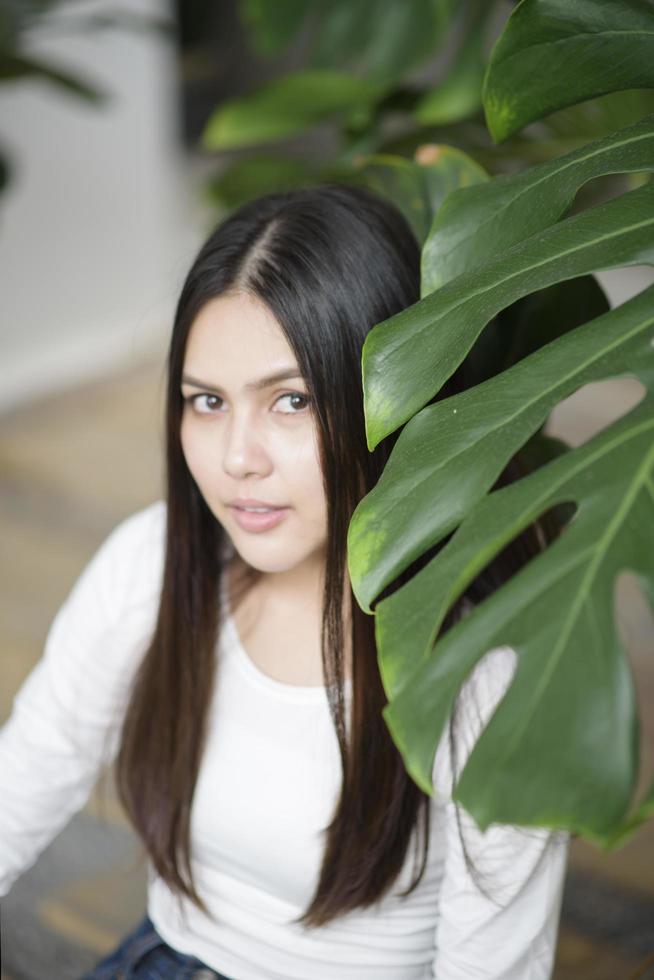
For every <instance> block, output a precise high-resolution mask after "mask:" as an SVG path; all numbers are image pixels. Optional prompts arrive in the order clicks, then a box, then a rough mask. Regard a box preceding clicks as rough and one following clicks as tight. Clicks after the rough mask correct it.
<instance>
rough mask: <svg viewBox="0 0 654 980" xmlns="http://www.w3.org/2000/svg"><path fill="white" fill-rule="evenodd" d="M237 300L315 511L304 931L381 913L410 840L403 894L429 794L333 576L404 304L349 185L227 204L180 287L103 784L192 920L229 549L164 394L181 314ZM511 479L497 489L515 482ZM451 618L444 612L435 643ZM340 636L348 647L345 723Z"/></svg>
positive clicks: (526, 553)
mask: <svg viewBox="0 0 654 980" xmlns="http://www.w3.org/2000/svg"><path fill="white" fill-rule="evenodd" d="M235 291H242V292H247V293H250V294H252V295H254V296H255V297H256V298H257V299H259V300H260V301H262V302H263V303H264V304H266V306H267V307H268V308H269V309H270V311H271V312H272V313H273V314H274V316H275V317H276V319H277V321H278V322H279V324H280V326H281V328H282V329H283V331H284V333H285V335H286V337H287V339H288V341H289V343H290V345H291V348H292V349H293V352H294V353H295V355H296V358H297V361H298V364H299V366H300V371H301V372H302V374H303V376H304V378H305V380H306V383H307V385H308V388H309V391H310V393H311V395H312V399H313V403H314V406H315V412H316V418H317V425H318V430H319V435H320V457H321V463H322V472H323V483H324V488H325V493H326V499H327V514H328V531H327V555H326V572H325V584H324V593H323V618H322V658H323V671H324V681H325V685H326V686H327V696H328V701H329V709H330V713H331V716H332V719H333V723H334V727H335V730H336V734H337V737H338V743H339V746H340V755H341V762H342V776H343V778H342V789H341V794H340V798H339V800H338V802H337V805H336V808H335V811H334V814H333V817H332V819H331V822H330V824H329V826H328V827H327V828H326V830H325V835H326V838H325V846H324V856H323V862H322V868H321V872H320V876H319V880H318V883H317V887H316V890H315V894H314V895H313V898H312V900H311V903H310V905H309V907H308V908H307V909H306V911H305V912H304V914H303V915H302V916H301V917H300V918H298V919H297V920H296V921H298V922H301V923H303V924H304V925H306V926H320V925H323V924H325V923H326V922H328V921H329V920H331V919H333V918H334V917H336V916H338V915H341V914H343V913H345V912H348V911H350V910H353V909H355V908H358V907H367V906H369V905H371V904H372V903H374V902H375V901H377V900H378V899H380V898H381V897H382V896H383V895H384V894H385V893H386V892H387V891H388V890H389V889H390V887H391V886H392V884H393V882H394V881H395V879H396V878H397V876H398V873H399V872H400V870H401V869H402V867H403V865H404V862H405V858H406V854H407V850H408V846H409V843H410V840H411V838H412V835H413V834H414V831H415V832H417V831H418V829H419V828H420V827H421V828H422V840H423V848H422V860H421V862H420V868H419V870H418V872H417V874H416V875H415V876H414V879H413V881H412V882H411V884H410V886H409V887H408V888H407V890H406V891H405V892H403V893H402V894H403V895H408V894H409V893H410V892H411V891H412V890H413V889H414V888H415V887H416V886H417V885H418V883H419V881H420V879H421V878H422V875H423V873H424V870H425V866H426V862H427V852H428V847H429V823H430V820H429V813H430V808H429V804H430V797H428V796H427V795H426V794H424V793H423V792H422V790H420V789H419V788H418V786H417V785H416V784H415V783H414V782H413V780H412V779H411V778H410V777H409V776H408V775H407V772H406V770H405V768H404V765H403V762H402V758H401V756H400V754H399V752H398V750H397V748H396V746H395V745H394V743H393V741H392V739H391V737H390V735H389V732H388V729H387V728H386V725H385V722H384V720H383V718H382V709H383V708H384V706H385V704H386V697H385V694H384V691H383V687H382V683H381V678H380V674H379V669H378V665H377V652H376V646H375V637H374V617H372V616H369V615H367V614H365V613H363V612H362V611H361V609H360V608H359V606H358V605H357V603H356V600H355V599H354V595H353V593H352V592H351V588H350V586H349V579H347V577H346V538H347V528H348V524H349V522H350V519H351V516H352V513H353V511H354V508H355V506H356V504H357V503H358V501H359V500H360V499H361V497H362V496H363V495H364V494H365V493H367V492H368V491H369V490H371V489H372V487H373V486H374V485H375V484H376V482H377V480H378V479H379V476H380V474H381V472H382V470H383V468H384V465H385V463H386V461H387V459H388V456H389V454H390V451H391V449H392V447H393V445H394V443H395V440H396V438H397V434H393V436H391V437H389V438H388V439H386V440H385V441H384V442H383V443H381V444H380V445H379V446H378V447H377V448H376V449H375V450H374V452H372V453H371V452H369V450H368V448H367V445H366V439H365V429H364V417H363V394H362V385H361V349H362V346H363V342H364V339H365V336H366V334H367V333H368V331H369V330H370V328H371V327H372V326H373V325H374V324H376V323H379V322H381V321H382V320H385V319H387V318H388V317H390V316H392V315H394V314H395V313H398V312H399V311H400V310H402V309H404V308H405V307H407V306H410V305H411V304H413V303H415V302H416V301H417V300H418V299H419V297H420V250H419V246H418V243H417V242H416V240H415V238H414V236H413V233H412V232H411V230H410V228H409V225H408V223H407V222H406V220H405V219H404V217H403V216H402V214H401V213H400V212H399V210H398V209H397V208H396V207H395V206H394V205H392V204H391V203H389V202H388V201H385V200H384V199H382V198H381V197H379V196H377V195H376V194H374V193H372V192H370V191H367V190H364V189H362V188H357V187H351V186H345V185H338V184H323V185H321V186H318V187H313V188H308V189H301V190H296V191H290V192H286V193H279V194H268V195H266V196H264V197H261V198H259V199H257V200H255V201H252V202H249V203H247V204H245V205H244V206H242V207H241V208H239V209H238V210H237V211H236V212H235V213H233V214H231V215H230V216H229V217H228V218H227V219H226V220H225V221H223V222H222V223H221V224H220V225H219V226H218V228H216V230H215V231H214V232H213V234H211V236H210V237H209V239H208V240H207V241H206V243H205V244H204V245H203V247H202V248H201V249H200V251H199V254H198V255H197V257H196V259H195V261H194V262H193V265H192V267H191V269H190V271H189V273H188V276H187V278H186V281H185V283H184V286H183V288H182V292H181V295H180V298H179V302H178V305H177V310H176V313H175V321H174V326H173V332H172V338H171V342H170V349H169V356H168V391H167V417H166V427H167V433H166V439H167V527H166V552H165V563H164V571H163V582H162V591H161V601H160V605H159V610H158V617H157V622H156V627H155V630H154V634H153V637H152V641H151V643H150V646H149V648H148V650H147V652H146V654H145V656H144V658H143V661H142V663H141V664H140V668H139V670H138V672H137V675H136V679H135V683H134V687H133V690H132V695H131V699H130V702H129V705H128V707H127V712H126V716H125V720H124V725H123V731H122V740H121V745H120V750H119V754H118V759H117V770H116V772H117V784H118V789H119V793H120V797H121V800H122V803H123V805H124V806H125V808H126V810H127V813H128V815H129V816H130V818H131V820H132V822H133V824H134V826H135V828H136V830H137V831H138V833H139V834H140V836H141V838H142V840H143V842H144V845H145V847H146V849H147V852H148V854H149V856H150V859H151V861H152V863H153V865H154V868H155V869H156V871H157V873H158V874H159V875H160V877H161V878H162V879H163V880H164V881H165V882H166V884H167V885H168V886H169V887H170V888H171V889H172V890H173V891H174V892H176V893H177V894H178V896H179V897H181V896H182V895H185V896H187V897H188V898H189V899H190V900H191V901H193V902H194V903H195V904H196V905H197V906H198V907H199V908H201V909H203V910H204V911H205V912H207V911H208V910H207V908H206V906H205V904H204V902H203V901H202V898H201V896H200V895H199V894H198V893H197V891H196V889H195V885H194V882H193V875H192V870H191V862H190V854H191V841H190V815H191V804H192V800H193V792H194V788H195V783H196V778H197V774H198V769H199V766H200V761H201V757H202V751H203V745H204V740H205V732H206V725H207V715H208V708H209V704H210V701H211V697H212V692H213V685H214V680H215V678H214V671H215V659H216V658H215V647H216V641H217V637H218V635H219V631H220V626H221V622H220V605H219V602H218V601H217V595H218V585H219V584H220V581H221V575H222V571H223V561H224V558H223V557H221V556H223V554H224V545H226V543H227V542H226V533H225V531H224V529H223V528H222V526H221V525H220V524H219V522H218V521H217V520H216V519H215V517H214V516H213V514H212V513H211V511H210V510H209V508H208V507H207V505H206V503H205V501H204V499H203V497H202V496H201V494H200V492H199V490H198V488H197V486H196V484H195V482H194V480H193V478H192V476H191V474H190V472H189V470H188V468H187V466H186V462H185V459H184V456H183V453H182V448H181V443H180V425H181V417H182V396H181V394H180V383H181V372H182V364H183V361H184V353H185V348H186V343H187V338H188V335H189V331H190V328H191V325H192V323H193V321H194V319H195V317H196V316H197V315H198V313H199V312H200V310H201V309H202V307H203V306H204V304H205V303H206V302H207V301H208V300H210V299H213V298H214V297H217V296H219V295H221V294H225V293H227V292H235ZM464 382H465V379H464V377H463V374H462V373H461V372H459V373H458V374H455V375H453V377H452V378H451V379H450V380H449V382H448V384H447V385H446V386H445V388H444V389H443V390H442V393H441V397H446V396H447V395H449V394H453V393H454V392H455V391H457V390H460V389H461V388H462V387H464V386H465V384H464ZM513 466H515V462H513V463H512V464H510V466H509V467H508V468H507V470H505V472H504V473H503V475H502V477H501V478H500V480H499V481H498V485H501V484H502V483H506V482H510V480H511V479H512V478H515V476H517V475H519V474H518V471H517V470H515V469H514V470H512V469H511V467H513ZM540 548H541V545H540V542H539V539H538V536H537V535H536V533H535V531H534V529H533V528H531V529H527V531H525V532H524V533H523V535H521V537H520V538H519V539H517V540H516V541H514V542H513V543H512V545H511V546H509V548H507V549H505V552H503V554H502V556H501V561H499V564H498V563H497V562H496V564H495V566H492V567H491V568H490V570H489V571H488V577H487V578H486V579H485V580H480V581H478V582H476V583H475V590H476V598H480V597H481V596H482V595H483V594H487V593H488V592H490V591H492V590H493V588H495V587H496V586H497V584H499V582H501V581H502V580H504V579H505V578H506V577H507V576H508V575H510V574H512V573H513V572H514V571H515V570H516V569H517V568H518V567H520V565H521V564H523V563H524V562H525V561H527V560H529V558H530V557H532V556H533V555H535V554H536V553H537V552H538V551H539V550H540ZM427 557H428V556H427ZM425 560H426V559H425ZM413 571H415V569H408V570H407V571H406V572H405V573H403V577H404V578H405V579H408V577H410V574H412V572H413ZM255 574H256V573H254V570H253V578H252V580H254V577H255ZM401 580H402V577H400V579H399V580H398V582H400V581H401ZM346 588H347V589H349V591H350V599H351V608H352V617H351V622H348V623H344V622H343V613H342V610H343V608H344V598H345V589H346ZM460 615H461V609H460V603H459V604H458V605H457V607H455V608H454V609H453V610H451V611H450V613H449V615H448V618H447V619H446V621H445V623H444V625H443V629H446V628H449V626H450V625H451V624H452V622H454V621H456V619H458V618H459V617H460ZM345 630H349V631H350V640H351V644H352V699H351V715H350V718H349V719H348V722H349V724H348V725H346V702H345V697H344V656H343V651H344V649H345V646H344V638H345V632H344V631H345ZM348 729H349V730H348ZM416 840H417V838H416ZM414 867H415V865H414Z"/></svg>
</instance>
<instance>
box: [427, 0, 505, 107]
mask: <svg viewBox="0 0 654 980" xmlns="http://www.w3.org/2000/svg"><path fill="white" fill-rule="evenodd" d="M494 12H495V6H494V4H492V3H488V2H486V0H482V2H479V0H473V2H470V0H469V2H468V4H467V10H466V11H465V14H466V16H464V24H463V32H462V33H463V43H462V46H461V48H460V50H459V51H457V52H456V56H455V58H454V60H453V63H452V66H451V68H450V70H449V72H448V73H447V75H446V76H445V78H444V79H442V80H441V81H440V82H439V83H438V85H437V86H436V88H435V89H434V90H433V91H431V92H428V93H427V94H426V95H425V96H423V98H422V99H420V100H419V102H418V104H417V105H416V107H415V109H414V111H413V118H414V119H415V120H416V122H417V123H419V125H421V126H446V125H447V124H448V123H452V122H458V121H459V120H461V119H467V118H468V117H469V116H471V115H473V114H474V113H476V112H477V111H478V110H479V109H480V108H481V87H482V82H483V79H484V72H485V69H486V56H485V39H486V29H487V25H488V20H489V18H490V17H491V15H493V14H494Z"/></svg>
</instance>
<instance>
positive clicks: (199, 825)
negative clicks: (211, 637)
mask: <svg viewBox="0 0 654 980" xmlns="http://www.w3.org/2000/svg"><path fill="white" fill-rule="evenodd" d="M165 521H166V507H165V504H164V503H163V502H162V501H158V502H156V503H155V504H153V505H151V506H149V507H147V508H145V509H144V510H141V511H139V512H138V513H136V514H134V515H132V516H131V517H129V518H128V519H127V520H126V521H123V522H122V523H121V524H120V525H119V526H118V527H117V528H116V529H115V530H114V531H113V532H112V533H111V534H110V535H109V537H108V538H107V539H106V541H105V542H104V544H103V545H102V546H101V548H100V549H99V550H98V551H97V552H96V554H95V556H94V557H93V559H92V560H91V562H90V563H89V564H88V565H87V567H86V568H85V570H84V571H83V573H82V575H81V576H80V578H79V579H78V581H77V582H76V584H75V586H74V588H73V589H72V592H71V593H70V595H69V597H68V599H67V600H66V602H65V603H64V604H63V606H62V607H61V609H60V610H59V612H58V614H57V616H56V617H55V619H54V621H53V624H52V626H51V629H50V632H49V634H48V638H47V641H46V646H45V651H44V655H43V657H42V658H41V660H40V661H39V662H38V664H37V665H36V667H35V668H34V669H33V671H32V672H31V673H30V675H29V676H28V677H27V679H26V681H25V682H24V683H23V685H22V687H21V688H20V690H19V692H18V694H17V695H16V697H15V699H14V706H13V711H12V714H11V716H10V718H9V720H8V721H7V722H6V724H5V725H4V727H3V728H2V729H1V730H0V895H4V894H6V893H7V892H8V891H9V889H10V888H11V885H12V883H13V882H14V881H15V879H16V878H17V877H18V876H19V875H20V874H21V873H22V872H23V871H24V870H25V869H27V868H28V867H30V866H31V865H32V864H33V863H34V862H35V860H36V858H37V857H38V855H39V854H40V853H41V851H42V850H43V849H44V848H45V847H46V846H47V844H48V843H49V842H50V841H51V840H52V839H53V838H54V837H55V835H56V834H57V833H58V832H59V831H60V830H61V829H62V828H63V827H64V825H65V824H66V823H67V822H68V820H69V819H70V817H71V816H72V815H73V814H74V813H75V812H76V811H77V810H79V809H80V808H81V807H82V806H83V805H84V803H85V801H86V800H87V798H88V796H89V794H90V792H91V790H92V788H93V786H94V784H95V782H96V779H97V777H98V775H99V773H100V770H101V769H102V768H103V766H104V765H106V764H108V763H109V762H111V761H112V760H113V759H114V758H115V755H116V752H117V749H118V742H119V734H120V724H121V721H122V718H123V717H124V710H125V707H126V704H127V698H128V695H129V688H130V683H131V680H132V678H133V676H134V672H135V670H136V668H137V666H138V665H139V663H140V660H141V658H142V655H143V653H144V652H145V650H146V648H147V645H148V642H149V640H150V638H151V635H152V630H153V628H154V623H155V617H156V612H157V605H158V601H159V595H160V589H161V577H162V570H163V559H164V532H165ZM222 601H223V610H224V620H223V628H222V631H221V635H220V637H219V641H218V644H217V656H218V657H219V663H218V677H217V683H216V688H215V691H214V699H213V703H212V707H211V718H210V728H209V736H208V740H207V743H206V748H205V751H204V754H203V758H202V764H201V768H200V772H199V777H198V782H197V785H196V790H195V795H194V799H193V807H192V819H191V836H192V862H193V870H194V875H195V881H196V886H197V887H198V889H199V891H200V893H201V894H202V896H203V898H204V899H205V901H206V903H207V906H208V908H209V909H210V911H211V913H212V918H209V917H207V916H206V915H205V914H203V913H202V912H200V911H199V910H198V909H197V908H196V907H195V906H194V905H192V904H191V903H190V902H188V901H186V900H182V902H181V908H180V905H179V901H178V899H177V897H176V896H174V895H173V894H172V893H171V892H170V890H169V889H168V887H167V886H166V885H165V884H164V882H163V881H162V880H161V879H160V878H159V877H158V876H157V874H156V872H155V871H154V869H153V867H152V865H151V864H150V862H148V914H149V915H150V918H151V919H152V921H153V923H154V925H155V927H156V929H157V930H158V931H159V933H160V934H161V935H162V936H163V938H164V939H165V940H166V942H168V943H169V945H171V946H173V947H174V948H175V949H177V950H179V951H180V952H183V953H189V954H192V955H194V956H197V957H199V958H200V959H201V960H204V961H205V962H206V963H207V964H208V965H209V966H211V967H214V968H215V969H216V970H217V971H218V972H220V973H223V974H224V975H225V976H227V977H230V978H231V980H433V978H435V980H474V978H484V980H546V978H548V977H550V976H551V971H552V965H553V960H554V952H555V946H556V937H557V930H558V921H559V915H560V905H561V895H562V889H563V881H564V876H565V868H566V861H567V851H568V842H569V837H568V835H567V834H566V833H564V832H560V831H559V832H552V831H549V830H546V829H544V828H536V829H533V828H532V829H519V828H514V827H510V826H503V825H499V824H494V825H491V827H489V828H488V830H487V831H486V833H485V834H481V833H480V832H479V830H478V828H477V827H476V825H475V824H474V822H473V821H472V819H471V818H469V817H468V815H467V814H466V813H465V811H461V816H462V823H463V831H464V835H465V841H466V845H467V848H468V851H469V852H470V854H471V856H472V858H473V861H474V862H475V865H476V867H477V868H478V869H479V870H480V871H481V872H482V874H483V882H484V884H486V885H487V887H488V888H489V889H490V891H491V894H492V895H493V896H494V897H495V899H496V903H497V901H499V902H500V904H501V906H504V907H503V908H501V907H498V904H496V903H493V902H492V901H489V900H488V899H487V898H485V897H484V896H483V895H482V894H481V893H480V892H479V891H478V889H477V888H476V887H475V884H474V882H473V881H472V879H471V877H470V875H469V873H468V871H467V869H466V865H465V861H464V856H463V853H462V849H461V845H460V839H459V833H458V829H457V823H456V819H455V807H454V804H453V802H452V800H451V797H450V795H449V794H450V791H451V788H452V782H451V764H450V757H449V742H448V739H447V737H446V735H445V736H444V737H443V739H442V740H441V743H440V745H439V748H438V751H437V753H436V758H435V763H434V785H435V787H436V789H437V791H438V796H436V797H434V799H433V801H432V804H431V805H432V817H431V820H432V824H431V840H430V847H429V860H428V864H427V867H426V870H425V874H424V876H423V878H422V880H421V882H420V884H419V886H418V887H417V888H416V889H415V890H414V891H413V892H412V893H411V894H410V895H409V896H408V897H407V898H405V899H402V898H400V897H398V893H399V892H400V891H402V890H403V889H404V888H405V887H406V886H407V885H408V884H409V883H410V881H411V880H412V875H413V870H414V867H413V855H414V849H413V847H410V848H409V851H408V852H407V861H406V863H405V866H404V868H403V870H402V873H401V874H400V876H399V878H398V879H397V881H396V883H395V884H394V886H393V888H392V889H391V892H390V893H389V894H387V895H386V896H385V897H384V898H383V899H382V900H381V901H380V902H379V903H377V905H375V906H374V907H373V908H371V909H366V910H356V911H354V912H350V913H348V914H346V915H344V916H341V917H339V918H337V919H336V920H334V921H332V922H331V923H328V924H327V925H326V926H324V927H322V928H320V929H318V930H311V929H305V928H303V927H302V926H299V925H296V924H294V923H292V922H291V921H290V920H291V919H293V918H295V917H297V916H298V915H300V914H301V912H303V911H304V910H305V909H306V907H307V905H308V903H309V900H310V898H311V896H312V894H313V891H314V888H315V885H316V882H317V877H318V872H319V868H320V858H321V854H322V848H323V842H324V837H323V835H322V831H323V830H324V828H325V827H326V826H327V824H328V823H329V821H330V819H331V816H332V813H333V810H334V806H335V804H336V800H337V796H338V790H339V784H340V779H341V770H340V759H339V755H338V745H337V741H336V735H335V732H334V730H333V725H332V722H331V718H330V715H329V711H328V706H327V698H326V694H325V689H324V688H323V687H298V686H295V685H288V684H284V683H281V682H279V681H277V680H274V679H273V678H271V677H269V676H268V675H266V674H264V673H263V672H262V671H261V670H260V669H259V668H258V667H257V666H255V664H254V662H253V661H252V660H251V659H250V658H249V656H248V654H247V652H246V651H245V650H244V649H243V647H242V645H241V643H240V640H239V637H238V633H237V630H236V627H235V623H234V620H233V618H232V616H231V614H230V610H229V606H228V604H227V602H226V596H225V592H224V591H223V593H222ZM514 658H515V654H514V652H513V651H512V650H511V649H510V648H509V647H498V648H495V649H494V650H492V651H490V652H489V654H488V655H487V656H486V657H485V658H484V660H483V661H482V662H481V663H480V664H479V665H478V666H477V668H476V670H475V671H474V672H473V674H472V675H471V678H470V679H469V681H468V682H467V684H466V685H465V687H464V697H463V706H464V709H465V706H466V705H467V704H469V705H470V710H464V711H463V712H462V719H461V723H462V724H463V729H462V734H463V741H462V743H461V744H462V747H463V749H464V751H463V755H462V758H461V760H459V771H460V770H461V768H462V763H463V762H464V761H465V758H467V755H468V754H469V752H470V751H471V749H472V746H473V744H474V742H475V740H476V738H478V736H479V732H480V728H481V725H482V724H485V722H486V721H487V719H488V718H489V716H490V714H491V712H492V710H493V708H494V706H495V705H496V704H497V701H498V700H499V698H500V697H501V695H502V693H503V692H504V690H505V689H506V686H507V685H508V683H509V682H510V678H511V674H512V672H513V667H514ZM348 690H349V682H348ZM446 734H447V733H446Z"/></svg>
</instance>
